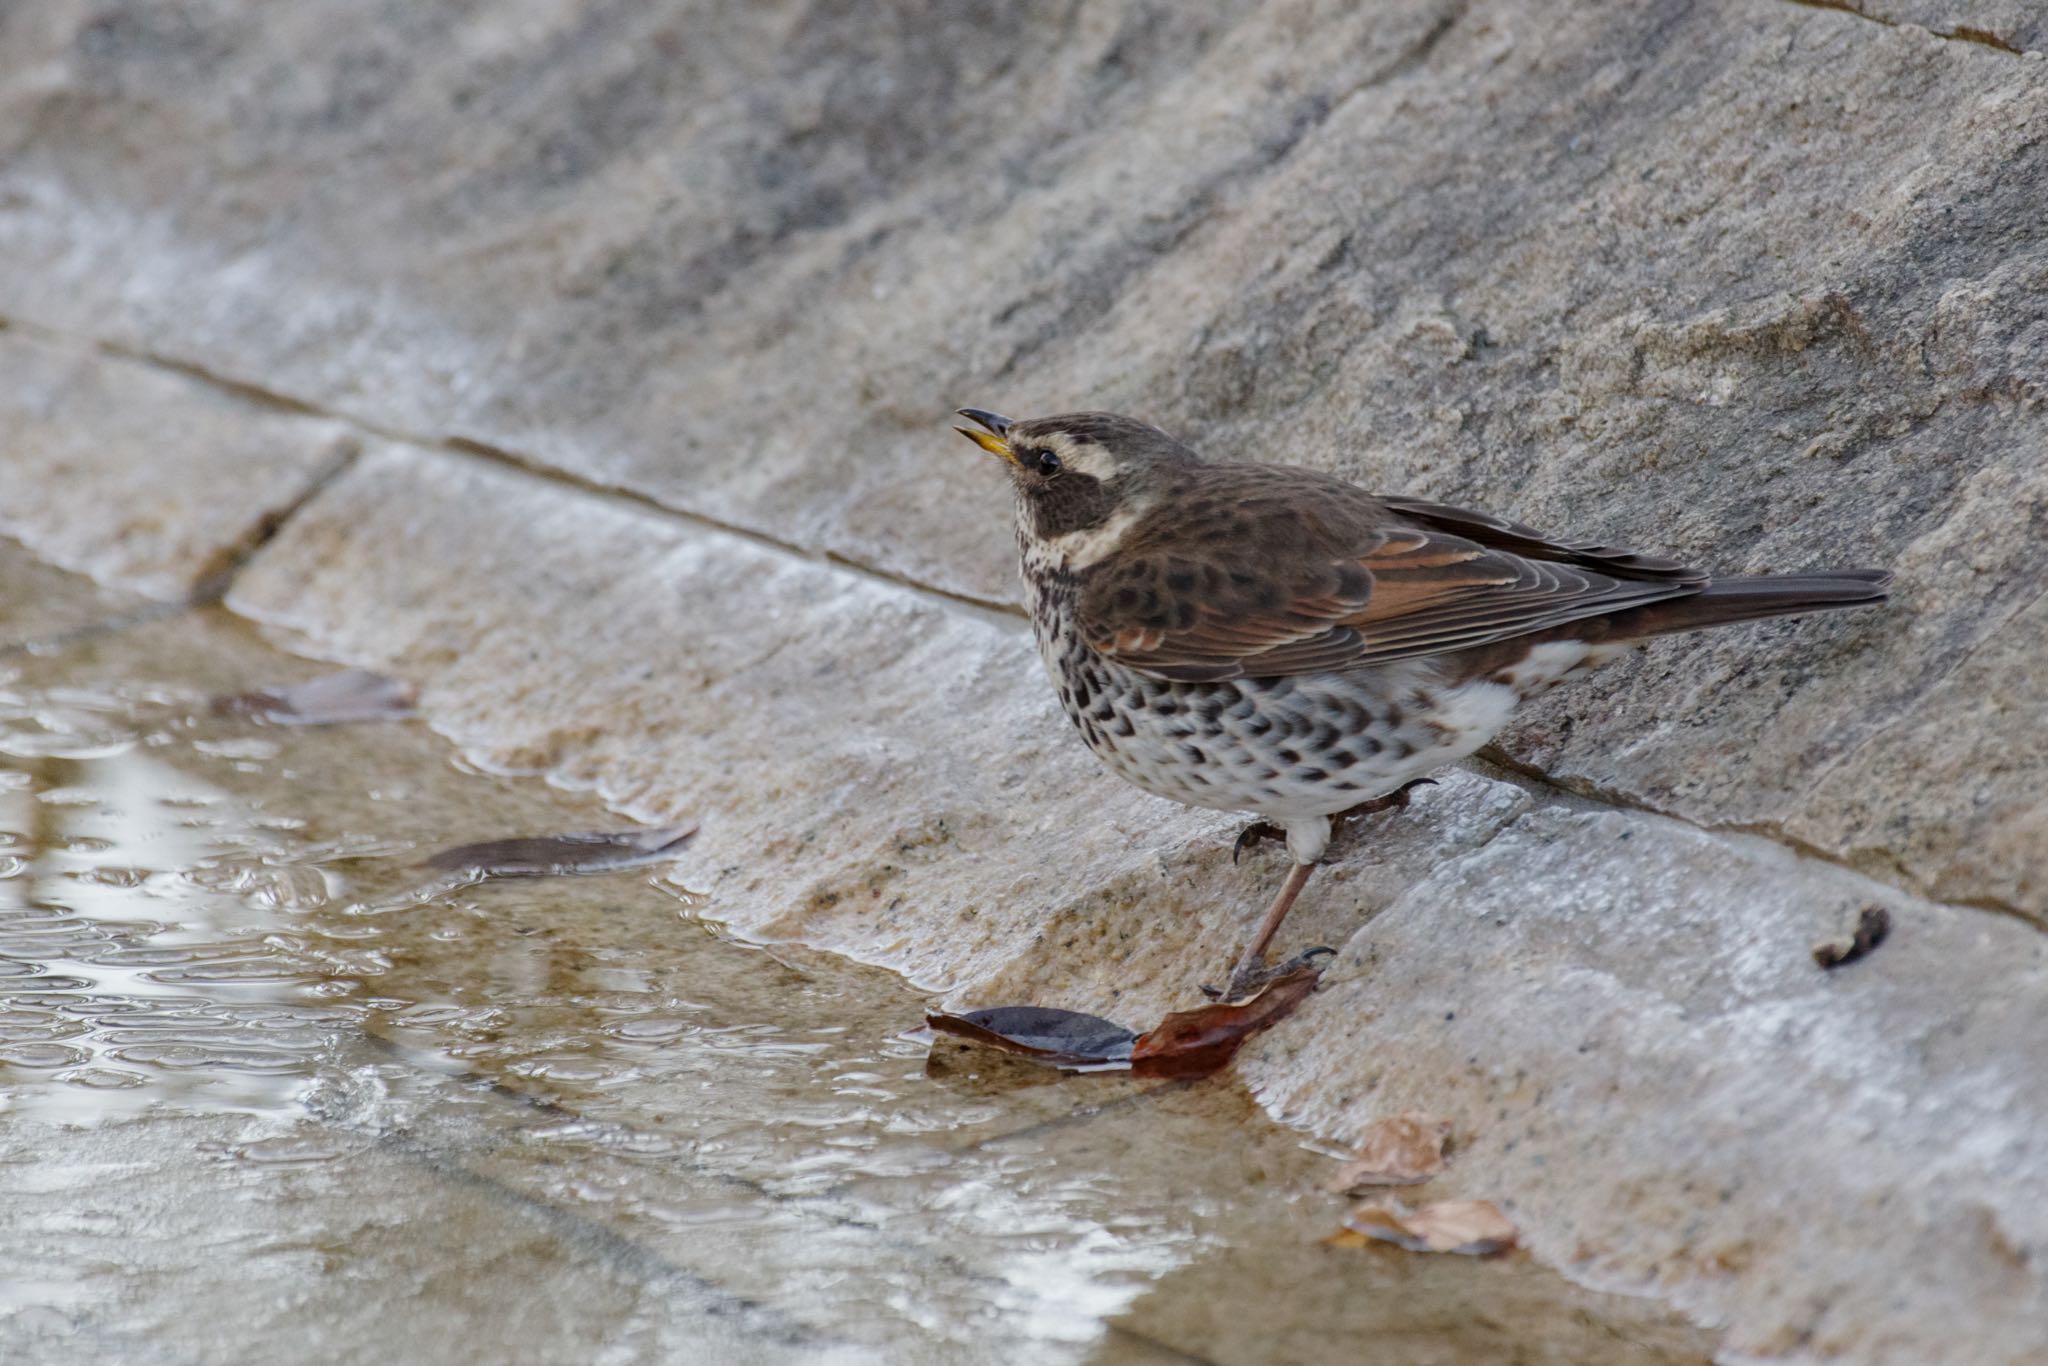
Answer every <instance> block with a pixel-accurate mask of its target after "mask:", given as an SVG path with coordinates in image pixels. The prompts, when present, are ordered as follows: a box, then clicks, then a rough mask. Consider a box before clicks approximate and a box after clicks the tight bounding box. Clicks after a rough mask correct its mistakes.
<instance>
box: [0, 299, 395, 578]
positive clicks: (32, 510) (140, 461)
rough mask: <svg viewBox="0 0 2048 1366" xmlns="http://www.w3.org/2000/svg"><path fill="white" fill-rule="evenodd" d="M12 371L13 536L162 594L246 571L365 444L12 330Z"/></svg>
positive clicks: (5, 432) (4, 458)
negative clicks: (254, 551)
mask: <svg viewBox="0 0 2048 1366" xmlns="http://www.w3.org/2000/svg"><path fill="white" fill-rule="evenodd" d="M0 273H4V272H0ZM0 374H4V375H5V376H6V381H5V383H4V384H0V471H4V473H5V484H4V488H5V493H4V495H0V532H5V533H8V534H11V535H13V536H16V537H19V538H20V539H21V540H23V541H24V542H26V543H27V544H28V545H29V546H30V547H31V548H33V549H34V550H35V551H37V552H38V553H39V554H41V555H43V556H45V557H47V558H48V559H51V560H54V561H56V562H57V563H59V564H63V565H66V566H68V567H70V568H73V569H79V570H83V571H85V572H87V573H90V574H96V575H99V576H101V577H102V578H104V579H109V580H113V581H116V582H118V583H120V584H122V585H123V586H125V587H128V588H131V589H134V590H136V591H139V592H143V593H146V594H148V595H150V596H151V597H155V598H170V599H176V598H181V597H184V596H185V595H186V594H188V593H191V592H193V591H194V590H195V589H202V588H205V587H206V586H207V580H209V579H212V578H217V577H219V576H221V575H223V574H225V573H226V572H228V571H230V570H232V568H233V567H234V564H235V561H236V560H237V559H238V557H239V556H240V555H241V554H242V553H243V552H245V551H246V550H247V549H248V548H250V547H251V546H252V545H253V544H254V543H255V541H256V540H257V539H258V538H259V537H260V536H261V535H263V534H264V533H265V531H266V530H267V528H268V525H269V524H270V523H271V522H272V521H273V520H274V519H276V518H279V517H282V516H283V515H285V514H286V513H288V512H289V510H290V508H291V505H292V504H293V503H294V501H296V500H297V499H299V498H301V497H303V496H304V494H305V493H306V491H307V490H308V489H309V488H311V487H312V486H313V485H315V484H317V483H318V481H319V480H320V479H321V478H322V477H324V476H325V475H326V474H327V473H329V472H331V471H332V470H334V469H337V468H339V466H340V465H341V464H342V463H343V462H345V461H346V460H347V459H348V458H349V457H350V455H351V454H352V452H353V451H354V449H355V439H354V438H353V437H352V436H349V435H348V434H347V433H346V430H345V428H344V427H343V425H342V424H340V423H337V422H333V421H327V420H323V419H319V418H309V417H300V416H296V415H292V414H288V413H283V412H280V411H278V410H277V409H276V408H275V407H274V406H272V405H269V404H265V403H260V402H257V401H254V400H250V399H245V398H242V397H240V396H237V395H235V394H232V393H229V392H226V391H224V390H223V389H222V388H221V387H220V386H219V385H216V384H209V383H206V382H203V381H201V380H198V379H195V378H190V377H187V376H184V375H179V374H175V373H172V372H170V371H168V370H166V369H164V368H163V367H161V366H155V365H149V364H144V363H138V362H136V361H132V360H123V359H119V358H115V357H109V356H105V355H102V354H100V353H98V352H96V351H93V350H91V349H89V348H83V347H79V346H75V345H69V344H65V343H61V342H47V341H42V340H37V339H34V338H30V337H25V336H21V335H19V334H14V333H5V334H0Z"/></svg>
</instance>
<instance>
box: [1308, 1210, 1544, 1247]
mask: <svg viewBox="0 0 2048 1366" xmlns="http://www.w3.org/2000/svg"><path fill="white" fill-rule="evenodd" d="M1325 1241H1327V1242H1329V1243H1330V1244H1331V1245H1332V1246H1334V1247H1363V1246H1365V1244H1367V1243H1368V1242H1378V1243H1392V1244H1394V1246H1396V1247H1403V1248H1406V1249H1408V1250H1409V1251H1410V1252H1456V1253H1460V1254H1462V1255H1464V1256H1467V1257H1490V1256H1492V1255H1493V1254H1494V1253H1496V1252H1505V1251H1507V1250H1508V1249H1509V1248H1511V1247H1513V1246H1514V1245H1515V1226H1514V1225H1513V1224H1511V1223H1509V1222H1508V1217H1507V1216H1506V1215H1505V1214H1502V1213H1501V1212H1500V1206H1498V1205H1496V1204H1494V1203H1493V1202H1492V1201H1491V1200H1439V1201H1437V1202H1436V1203H1435V1204H1430V1205H1422V1206H1420V1207H1418V1208H1416V1209H1409V1208H1408V1207H1407V1206H1406V1205H1404V1204H1402V1203H1401V1202H1400V1201H1399V1200H1386V1201H1380V1202H1377V1203H1372V1204H1364V1205H1360V1206H1358V1207H1357V1208H1356V1209H1354V1210H1352V1211H1351V1215H1350V1217H1349V1218H1347V1219H1346V1220H1345V1221H1344V1228H1343V1230H1342V1231H1341V1232H1338V1233H1336V1234H1334V1235H1332V1236H1331V1237H1330V1238H1328V1239H1326V1240H1325Z"/></svg>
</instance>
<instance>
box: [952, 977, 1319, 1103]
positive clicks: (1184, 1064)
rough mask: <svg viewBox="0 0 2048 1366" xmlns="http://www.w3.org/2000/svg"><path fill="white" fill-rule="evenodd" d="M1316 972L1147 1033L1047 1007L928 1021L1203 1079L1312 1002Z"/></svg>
mask: <svg viewBox="0 0 2048 1366" xmlns="http://www.w3.org/2000/svg"><path fill="white" fill-rule="evenodd" d="M1318 975H1319V973H1318V970H1317V969H1315V968H1313V967H1302V968H1297V969H1296V970H1295V971H1293V972H1290V973H1288V974H1286V975H1285V976H1282V977H1278V978H1275V979H1274V980H1273V982H1272V984H1271V985H1269V986H1268V987H1267V988H1266V989H1265V990H1264V991H1261V992H1260V993H1259V994H1258V995H1256V996H1253V997H1251V998H1250V999H1249V1000H1245V1001H1238V1002H1234V1003H1232V1004H1229V1005H1211V1006H1202V1007H1200V1008H1198V1009H1195V1010H1181V1011H1175V1012H1174V1013H1173V1014H1171V1015H1168V1016H1167V1017H1166V1018H1165V1019H1163V1020H1161V1021H1160V1022H1159V1024H1158V1025H1157V1026H1156V1027H1155V1028H1153V1029H1151V1030H1148V1031H1146V1032H1145V1033H1143V1034H1138V1033H1135V1032H1133V1031H1131V1030H1129V1029H1125V1028H1124V1027H1123V1026H1122V1025H1119V1024H1117V1023H1116V1022H1115V1021H1113V1020H1105V1019H1102V1018H1101V1017H1100V1016H1096V1015H1085V1014H1082V1013H1081V1012H1079V1011H1074V1010H1054V1009H1051V1008H1048V1007H1044V1006H996V1007H993V1008H991V1009H988V1010H970V1011H967V1012H966V1013H964V1014H960V1015H949V1014H945V1013H942V1012H937V1011H934V1012H932V1013H929V1014H927V1015H926V1016H925V1023H926V1024H927V1025H929V1026H930V1027H931V1028H932V1029H933V1030H935V1031H936V1032H938V1033H941V1034H951V1035H953V1036H954V1037H955V1038H961V1039H968V1040H971V1041H973V1042H975V1043H979V1044H985V1045H987V1046H988V1047H990V1048H997V1049H1001V1050H1002V1051H1003V1052H1005V1053H1012V1054H1015V1055H1016V1056H1018V1057H1021V1058H1030V1059H1033V1060H1034V1061H1037V1062H1042V1063H1045V1064H1047V1065H1048V1066H1052V1067H1059V1068H1064V1069H1067V1070H1069V1071H1111V1070H1114V1071H1126V1070H1128V1071H1131V1072H1134V1073H1136V1074H1137V1075H1139V1076H1146V1077H1201V1076H1207V1075H1208V1074H1209V1073H1211V1072H1214V1071H1216V1070H1217V1069H1218V1068H1220V1067H1222V1066H1223V1065H1224V1064H1225V1063H1227V1062H1229V1061H1230V1059H1231V1057H1232V1055H1234V1054H1235V1053H1236V1052H1237V1050H1238V1047H1239V1046H1240V1045H1241V1044H1243V1043H1244V1041H1245V1040H1246V1039H1247V1038H1249V1037H1250V1036H1251V1035H1253V1034H1255V1033H1257V1032H1258V1031H1259V1030H1261V1029H1264V1028H1266V1027H1267V1026H1268V1025H1271V1024H1273V1023H1275V1022H1276V1021H1278V1020H1280V1019H1281V1018H1283V1017H1284V1016H1286V1015H1287V1014H1288V1013H1289V1012H1291V1011H1292V1010H1294V1008H1295V1007H1296V1006H1298V1005H1300V1004H1301V1003H1302V1002H1303V1001H1304V1000H1306V999H1307V998H1308V995H1309V993H1310V992H1312V991H1314V990H1315V985H1316V978H1317V976H1318Z"/></svg>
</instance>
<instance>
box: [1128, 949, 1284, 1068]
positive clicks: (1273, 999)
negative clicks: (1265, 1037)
mask: <svg viewBox="0 0 2048 1366" xmlns="http://www.w3.org/2000/svg"><path fill="white" fill-rule="evenodd" d="M1322 975H1323V973H1322V969H1321V968H1319V967H1309V966H1302V967H1298V968H1296V969H1295V970H1294V971H1292V972H1290V973H1287V974H1285V975H1284V976H1280V977H1276V978H1274V979H1273V980H1272V981H1271V982H1270V983H1268V984H1267V986H1266V988H1265V990H1263V991H1261V992H1260V993H1259V994H1258V995H1256V996H1253V997H1251V998H1250V999H1248V1000H1243V1001H1231V1002H1225V1003H1218V1004H1216V1005H1208V1006H1199V1007H1197V1008H1195V1009H1194V1010H1176V1011H1175V1012H1174V1013H1173V1014H1171V1015H1168V1016H1167V1017H1166V1018H1165V1019H1163V1020H1161V1021H1160V1022H1159V1023H1158V1025H1157V1026H1156V1027H1154V1028H1152V1029H1150V1030H1147V1031H1146V1032H1145V1033H1143V1034H1141V1035H1139V1036H1138V1038H1137V1040H1136V1041H1135V1042H1134V1043H1132V1045H1131V1070H1132V1071H1134V1072H1138V1073H1140V1074H1142V1075H1144V1076H1150V1077H1202V1076H1207V1075H1208V1074H1209V1073H1211V1072H1214V1071H1216V1070H1217V1069H1218V1068H1220V1067H1222V1066H1223V1065H1224V1064H1225V1063H1227V1062H1229V1061H1230V1059H1231V1058H1232V1057H1233V1056H1234V1055H1235V1054H1236V1053H1237V1050H1238V1049H1239V1047H1241V1046H1242V1045H1243V1043H1244V1041H1245V1040H1246V1039H1248V1038H1250V1037H1251V1036H1252V1035H1254V1034H1256V1033H1258V1032H1259V1031H1260V1030H1262V1029H1267V1028H1270V1027H1271V1026H1273V1025H1276V1024H1278V1023H1279V1022H1280V1021H1281V1020H1283V1019H1285V1018H1286V1017H1287V1016H1289V1015H1291V1014H1293V1013H1294V1009H1295V1007H1296V1006H1299V1005H1300V1004H1301V1003H1302V1002H1303V1001H1306V1000H1307V999H1308V998H1309V993H1311V992H1313V991H1314V990H1315V989H1316V979H1317V978H1318V977H1321V976H1322Z"/></svg>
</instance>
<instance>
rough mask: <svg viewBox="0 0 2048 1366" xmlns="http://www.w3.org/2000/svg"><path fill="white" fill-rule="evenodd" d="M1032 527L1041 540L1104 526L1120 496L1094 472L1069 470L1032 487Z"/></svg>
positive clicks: (1029, 493) (1029, 494)
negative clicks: (1085, 472) (1093, 473)
mask: <svg viewBox="0 0 2048 1366" xmlns="http://www.w3.org/2000/svg"><path fill="white" fill-rule="evenodd" d="M1025 505H1026V506H1027V507H1029V508H1030V509H1031V530H1032V532H1033V533H1034V534H1036V535H1037V536H1038V537H1039V538H1040V539H1041V540H1049V539H1051V538H1052V537H1054V536H1064V535H1066V534H1068V533H1069V532H1074V531H1086V530H1088V529H1089V528H1090V527H1097V526H1101V525H1102V524H1103V523H1104V522H1106V521H1108V520H1109V518H1110V515H1111V514H1112V513H1114V512H1115V511H1116V495H1115V494H1113V493H1111V492H1110V491H1109V489H1108V488H1107V487H1105V486H1104V485H1103V483H1102V481H1101V480H1099V479H1097V478H1095V477H1094V476H1093V475H1088V474H1080V473H1077V472H1075V471H1073V470H1068V471H1067V472H1065V473H1064V474H1061V475H1058V476H1056V477H1054V478H1052V479H1048V480H1047V481H1046V482H1045V483H1044V484H1043V485H1041V486H1040V487H1038V488H1035V489H1031V490H1028V491H1027V492H1026V494H1025Z"/></svg>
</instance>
